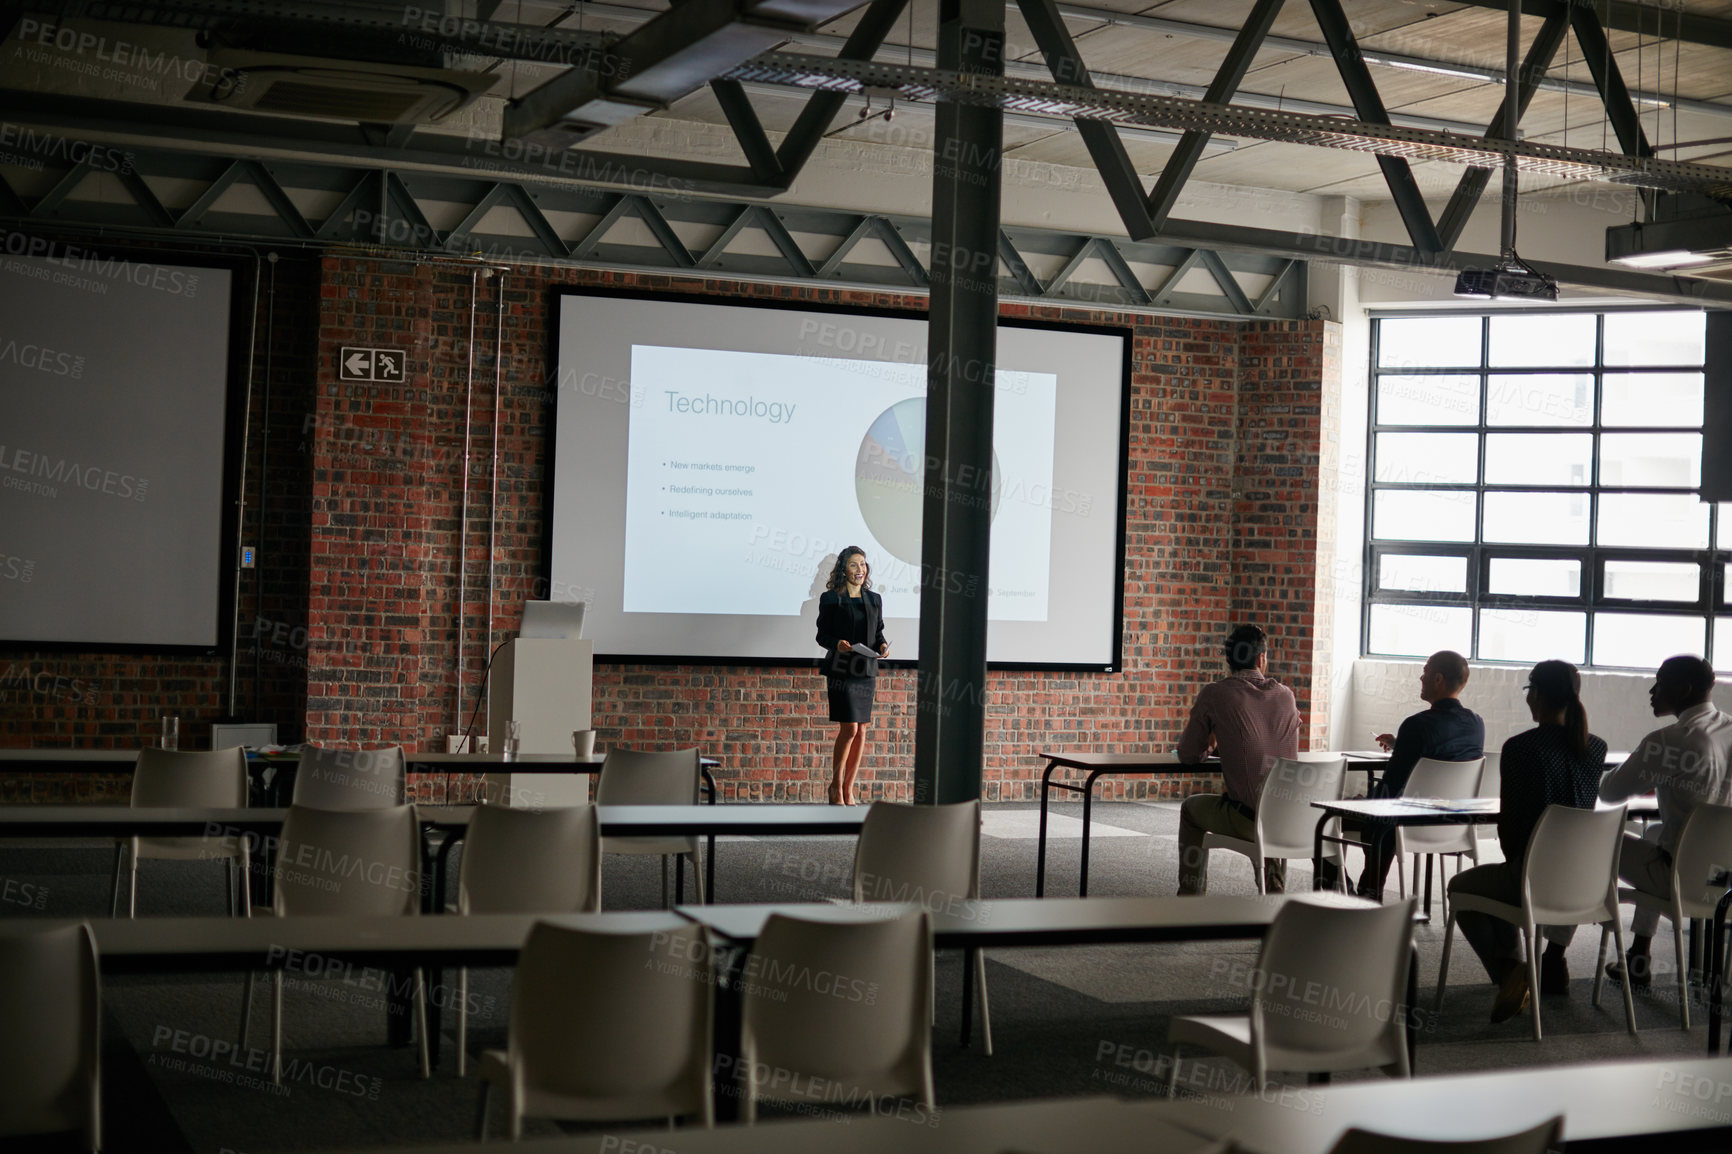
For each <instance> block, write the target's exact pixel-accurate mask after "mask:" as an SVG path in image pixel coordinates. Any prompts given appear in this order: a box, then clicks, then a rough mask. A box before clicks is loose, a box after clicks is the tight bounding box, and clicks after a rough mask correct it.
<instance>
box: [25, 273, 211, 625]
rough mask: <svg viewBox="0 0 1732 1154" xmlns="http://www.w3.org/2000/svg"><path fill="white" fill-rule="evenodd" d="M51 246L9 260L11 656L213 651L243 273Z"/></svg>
mask: <svg viewBox="0 0 1732 1154" xmlns="http://www.w3.org/2000/svg"><path fill="white" fill-rule="evenodd" d="M40 248H41V249H42V250H45V251H44V252H43V253H42V255H38V256H14V257H4V258H0V640H7V641H24V642H37V641H40V642H64V643H79V644H83V643H88V644H92V645H143V646H198V647H207V648H208V647H213V646H215V645H217V644H218V641H219V636H220V621H219V618H220V616H221V609H222V605H223V596H222V592H223V591H222V578H223V576H224V575H225V573H226V572H229V571H230V570H229V569H228V566H227V565H226V564H225V562H226V561H227V558H225V557H224V556H223V540H224V536H223V528H224V527H223V511H224V503H223V483H224V482H223V473H224V466H225V462H226V459H227V425H228V396H229V373H230V357H229V325H230V296H231V293H232V281H233V278H234V273H233V272H232V271H231V270H229V269H226V268H209V267H197V266H188V265H177V264H166V263H159V262H158V261H149V260H138V259H130V260H129V259H124V258H122V257H118V256H114V255H111V254H98V253H95V252H91V251H89V250H86V249H81V248H77V247H74V246H67V245H60V244H50V243H48V242H43V243H42V244H41V246H40ZM33 251H35V250H33Z"/></svg>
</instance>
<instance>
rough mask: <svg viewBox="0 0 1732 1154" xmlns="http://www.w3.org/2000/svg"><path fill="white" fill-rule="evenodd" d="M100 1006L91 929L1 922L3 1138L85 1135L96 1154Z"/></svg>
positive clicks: (0, 1103) (15, 920)
mask: <svg viewBox="0 0 1732 1154" xmlns="http://www.w3.org/2000/svg"><path fill="white" fill-rule="evenodd" d="M101 1000H102V994H101V987H100V984H99V982H98V978H97V965H96V939H95V937H94V935H92V934H91V932H90V927H89V926H88V925H86V924H85V923H83V922H78V923H73V924H68V923H66V922H51V921H38V920H36V919H34V918H29V919H23V918H8V919H0V1022H4V1023H5V1028H4V1029H0V1086H4V1087H5V1089H4V1091H0V1137H18V1136H21V1135H25V1134H49V1133H54V1132H56V1131H63V1130H82V1131H83V1132H84V1137H85V1145H86V1147H87V1148H88V1149H92V1150H94V1149H97V1148H98V1146H99V1144H100V1137H101V1135H100V1124H101V1115H100V1103H101V1086H100V1083H101V1072H100V1065H99V1062H100V1057H101V1052H102V1043H101V1039H100V1036H99V1030H100V1022H101V1018H102V1010H101ZM0 1145H4V1143H0Z"/></svg>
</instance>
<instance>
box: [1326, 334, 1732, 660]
mask: <svg viewBox="0 0 1732 1154" xmlns="http://www.w3.org/2000/svg"><path fill="white" fill-rule="evenodd" d="M1699 311H1701V310H1699V309H1690V308H1676V309H1668V308H1664V307H1653V306H1647V305H1633V306H1630V307H1628V308H1580V309H1497V310H1474V311H1472V312H1470V313H1466V314H1465V315H1471V316H1474V317H1477V318H1478V319H1479V322H1480V342H1479V357H1480V360H1479V365H1478V366H1477V367H1469V366H1462V365H1453V366H1447V367H1446V366H1436V367H1432V366H1413V365H1388V366H1385V365H1383V364H1381V355H1382V348H1381V338H1382V322H1383V321H1386V320H1411V319H1420V318H1427V317H1461V316H1463V315H1464V312H1463V311H1462V310H1442V309H1439V310H1427V311H1415V312H1373V313H1372V314H1371V322H1372V323H1371V348H1370V357H1369V362H1368V370H1367V374H1368V379H1367V384H1366V388H1367V399H1366V401H1367V421H1366V443H1365V510H1364V512H1365V521H1364V525H1365V542H1364V551H1363V556H1362V564H1363V566H1364V573H1363V580H1362V582H1361V590H1360V592H1361V602H1360V608H1361V613H1360V633H1359V652H1360V655H1361V656H1363V657H1372V658H1391V659H1397V660H1399V659H1402V658H1404V657H1411V656H1413V655H1410V654H1382V653H1375V652H1373V651H1372V649H1371V614H1372V607H1373V606H1374V605H1379V604H1388V605H1439V606H1449V607H1457V608H1460V607H1466V608H1469V609H1471V610H1472V614H1471V621H1472V633H1471V647H1472V648H1471V652H1470V653H1469V654H1468V656H1469V658H1470V659H1471V660H1474V661H1479V660H1482V659H1481V658H1480V657H1479V649H1480V611H1481V610H1482V609H1532V610H1536V611H1546V610H1553V611H1555V610H1568V611H1579V612H1583V613H1584V614H1585V615H1586V636H1585V639H1584V644H1585V650H1584V652H1585V653H1586V655H1587V657H1588V658H1589V661H1588V662H1587V663H1585V664H1584V665H1583V666H1582V667H1583V668H1594V669H1627V668H1630V667H1629V666H1614V665H1595V664H1594V663H1593V662H1592V657H1593V654H1594V621H1595V618H1596V616H1597V615H1598V614H1599V613H1601V612H1609V613H1619V614H1643V613H1651V614H1655V615H1658V616H1672V617H1676V616H1699V617H1701V618H1703V620H1704V621H1705V634H1704V643H1705V645H1706V651H1705V655H1706V654H1711V653H1712V652H1713V651H1714V645H1715V641H1716V637H1715V624H1716V617H1726V616H1728V615H1729V614H1732V578H1729V576H1728V566H1732V531H1729V530H1732V525H1729V524H1727V523H1726V522H1724V521H1722V519H1721V508H1720V506H1719V504H1717V503H1714V502H1705V504H1706V505H1707V506H1708V543H1707V547H1706V548H1689V547H1681V548H1676V549H1667V548H1661V547H1653V546H1609V545H1601V544H1600V543H1599V534H1600V526H1599V516H1600V497H1601V496H1602V495H1606V494H1614V495H1615V494H1626V493H1627V494H1643V495H1648V494H1652V495H1665V494H1683V493H1689V494H1692V495H1698V496H1699V493H1700V489H1699V487H1685V486H1666V485H1627V484H1620V485H1602V484H1601V479H1600V474H1601V467H1602V444H1603V442H1602V438H1603V437H1604V436H1606V435H1608V434H1612V435H1617V434H1626V433H1689V432H1695V433H1697V434H1700V433H1701V427H1700V426H1699V425H1698V426H1695V427H1685V426H1678V425H1610V426H1608V425H1606V424H1604V423H1603V412H1602V407H1603V405H1604V400H1605V386H1604V382H1605V378H1606V377H1607V376H1622V375H1626V374H1631V373H1646V372H1654V373H1662V372H1672V373H1701V372H1703V370H1704V366H1703V365H1701V364H1695V365H1675V364H1666V365H1662V364H1641V365H1608V364H1606V363H1605V356H1606V317H1607V316H1608V315H1609V314H1613V313H1629V312H1642V313H1648V312H1699ZM1566 312H1568V313H1574V314H1584V313H1585V314H1591V315H1593V317H1594V356H1593V363H1592V364H1591V365H1587V366H1578V365H1568V366H1551V367H1547V366H1521V367H1498V366H1493V365H1492V364H1491V363H1490V359H1491V328H1492V326H1491V318H1492V317H1502V316H1512V315H1522V314H1535V315H1559V314H1561V313H1566ZM1571 374H1579V375H1583V376H1587V377H1589V378H1590V380H1591V389H1592V397H1591V412H1590V419H1589V422H1588V423H1587V424H1585V425H1559V424H1552V425H1491V424H1488V423H1487V416H1488V414H1489V410H1490V405H1491V379H1492V377H1494V376H1496V377H1510V376H1523V375H1532V376H1557V375H1571ZM1384 376H1392V377H1404V378H1413V377H1426V376H1438V377H1472V376H1477V377H1478V378H1479V409H1478V418H1477V422H1476V423H1470V424H1465V425H1463V424H1456V425H1438V424H1430V425H1396V424H1383V423H1381V422H1380V418H1379V413H1378V391H1379V383H1380V379H1381V378H1382V377H1384ZM1380 433H1452V434H1458V435H1460V434H1467V435H1472V436H1475V437H1477V438H1478V446H1477V447H1478V463H1479V471H1478V476H1477V478H1476V480H1475V481H1474V482H1473V483H1471V484H1470V483H1467V482H1442V483H1440V482H1430V481H1411V480H1401V481H1379V480H1377V479H1376V477H1377V465H1378V462H1377V445H1378V435H1379V434H1380ZM1503 433H1532V434H1544V435H1562V436H1568V435H1572V434H1573V435H1587V436H1589V437H1590V438H1591V440H1590V444H1591V446H1592V457H1591V459H1590V462H1589V476H1588V478H1587V480H1586V481H1585V482H1584V483H1583V484H1582V485H1580V486H1573V485H1571V486H1565V485H1558V484H1555V483H1553V484H1510V483H1503V482H1500V483H1496V484H1488V483H1487V482H1486V480H1485V475H1486V472H1485V470H1486V453H1487V445H1488V437H1490V436H1494V435H1497V434H1503ZM1708 451H1709V446H1707V445H1706V444H1704V445H1703V452H1704V454H1706V453H1707V452H1708ZM1697 480H1698V486H1699V483H1700V477H1699V476H1698V478H1697ZM1383 490H1408V491H1432V492H1455V493H1470V494H1472V497H1473V501H1474V516H1473V526H1474V537H1473V540H1472V541H1409V540H1394V539H1390V540H1382V539H1379V538H1377V537H1376V536H1375V535H1374V534H1375V530H1376V525H1375V521H1374V518H1373V513H1374V509H1375V504H1376V498H1377V494H1378V493H1379V492H1380V491H1383ZM1488 493H1560V494H1570V495H1580V496H1582V497H1583V498H1584V499H1585V500H1586V501H1587V527H1588V533H1587V540H1586V542H1585V543H1582V544H1558V545H1549V544H1541V543H1531V542H1488V541H1486V540H1485V502H1486V495H1487V494H1488ZM1723 538H1724V539H1725V540H1723ZM1717 543H1718V544H1721V545H1722V546H1723V547H1721V548H1715V545H1716V544H1717ZM1390 554H1409V555H1421V556H1447V557H1463V558H1465V559H1466V562H1467V577H1466V590H1465V592H1462V593H1453V592H1424V591H1415V590H1400V589H1384V588H1382V587H1381V584H1380V580H1381V574H1380V563H1381V560H1382V558H1383V557H1385V556H1387V555H1390ZM1505 558H1507V559H1528V560H1571V561H1576V562H1577V563H1578V564H1579V565H1580V573H1581V581H1580V585H1579V588H1578V593H1577V595H1576V596H1574V597H1566V596H1546V595H1537V594H1512V593H1491V592H1489V589H1490V579H1491V563H1492V561H1493V560H1496V559H1505ZM1608 561H1614V562H1615V561H1658V562H1667V563H1678V564H1693V565H1694V566H1695V567H1696V569H1697V574H1698V580H1697V596H1696V598H1695V600H1693V601H1691V602H1687V603H1686V602H1682V601H1656V600H1649V599H1637V598H1621V597H1618V598H1614V597H1609V596H1607V595H1606V593H1605V587H1606V580H1605V567H1606V563H1607V562H1608ZM1485 660H1490V661H1491V662H1492V663H1495V664H1520V663H1516V662H1502V661H1498V660H1496V659H1485Z"/></svg>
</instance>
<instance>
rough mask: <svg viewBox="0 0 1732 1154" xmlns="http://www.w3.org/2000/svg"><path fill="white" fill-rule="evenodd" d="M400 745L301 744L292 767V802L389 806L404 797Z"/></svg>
mask: <svg viewBox="0 0 1732 1154" xmlns="http://www.w3.org/2000/svg"><path fill="white" fill-rule="evenodd" d="M406 788H407V787H406V778H405V771H404V765H403V747H402V746H400V745H388V746H386V747H385V748H384V749H331V748H329V747H326V746H318V745H304V746H302V747H301V762H300V766H299V767H298V768H297V769H296V770H295V794H294V797H293V799H292V800H293V802H294V804H295V805H308V806H312V807H314V808H316V809H391V808H392V807H394V806H399V805H402V804H403V802H404V800H405V799H406V797H407V793H406Z"/></svg>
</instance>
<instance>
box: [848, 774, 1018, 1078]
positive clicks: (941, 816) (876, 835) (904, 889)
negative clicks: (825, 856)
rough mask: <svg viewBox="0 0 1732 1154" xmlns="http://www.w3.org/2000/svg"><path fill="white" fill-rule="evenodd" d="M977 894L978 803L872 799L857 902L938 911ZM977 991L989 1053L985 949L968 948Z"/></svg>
mask: <svg viewBox="0 0 1732 1154" xmlns="http://www.w3.org/2000/svg"><path fill="white" fill-rule="evenodd" d="M979 896H980V802H979V800H978V799H977V800H974V801H961V802H957V803H955V804H954V805H898V804H896V803H893V802H887V801H875V802H873V803H872V805H871V808H869V809H868V810H867V811H866V820H865V821H864V822H863V823H862V824H861V826H860V840H859V841H858V842H857V843H855V847H854V900H855V901H856V902H915V903H917V904H919V905H921V906H924V907H925V908H926V909H927V910H942V909H944V908H945V907H946V906H948V905H950V904H951V903H952V902H954V901H956V900H959V899H971V898H978V897H979ZM969 952H970V953H972V954H973V955H974V956H973V957H972V958H966V959H964V964H965V965H972V966H973V967H974V979H975V985H976V987H977V988H978V989H979V991H980V1029H981V1038H982V1040H983V1042H984V1044H985V1048H986V1053H987V1056H988V1057H991V1056H992V1013H991V1009H990V1007H989V1005H988V1002H987V997H986V953H985V951H983V950H972V951H969Z"/></svg>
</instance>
